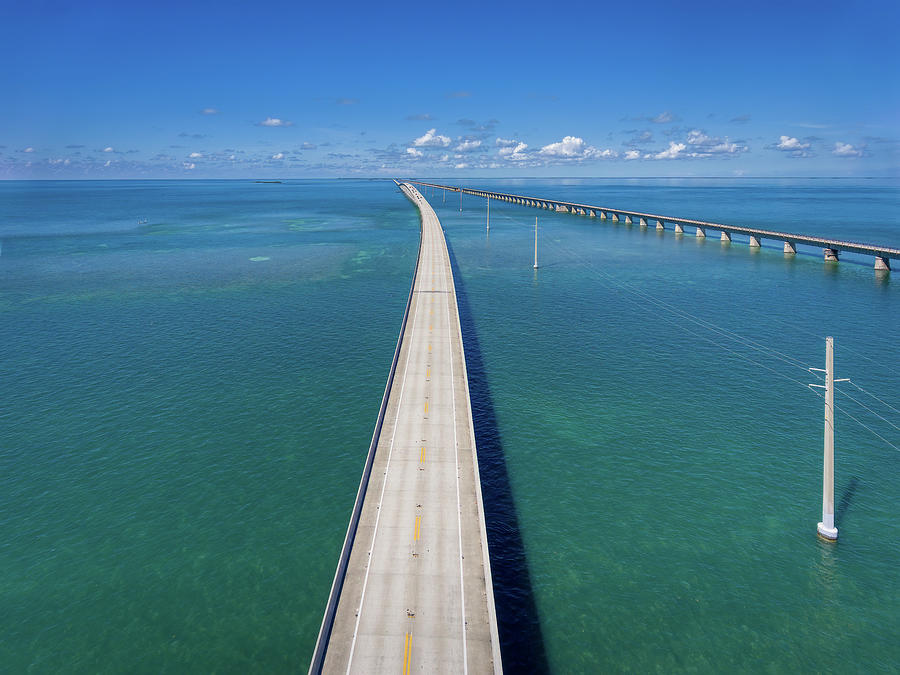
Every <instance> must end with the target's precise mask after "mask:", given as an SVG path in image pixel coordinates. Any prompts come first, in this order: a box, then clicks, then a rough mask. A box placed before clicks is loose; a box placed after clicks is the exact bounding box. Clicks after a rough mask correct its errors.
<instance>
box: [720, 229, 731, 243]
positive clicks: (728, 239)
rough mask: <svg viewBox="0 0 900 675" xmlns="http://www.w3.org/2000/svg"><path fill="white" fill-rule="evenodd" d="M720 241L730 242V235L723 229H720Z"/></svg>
mask: <svg viewBox="0 0 900 675" xmlns="http://www.w3.org/2000/svg"><path fill="white" fill-rule="evenodd" d="M722 241H727V242H731V235H730V234H728V233H727V232H725V231H724V230H723V231H722Z"/></svg>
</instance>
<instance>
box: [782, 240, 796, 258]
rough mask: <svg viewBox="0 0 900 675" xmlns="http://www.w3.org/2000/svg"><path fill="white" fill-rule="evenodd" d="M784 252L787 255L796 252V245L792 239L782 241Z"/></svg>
mask: <svg viewBox="0 0 900 675" xmlns="http://www.w3.org/2000/svg"><path fill="white" fill-rule="evenodd" d="M784 252H785V253H787V254H788V255H794V254H795V253H796V252H797V247H796V246H795V245H794V242H792V241H786V242H784Z"/></svg>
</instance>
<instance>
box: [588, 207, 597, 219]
mask: <svg viewBox="0 0 900 675" xmlns="http://www.w3.org/2000/svg"><path fill="white" fill-rule="evenodd" d="M588 215H589V216H590V217H591V218H596V217H597V212H596V211H594V209H591V210H590V213H588Z"/></svg>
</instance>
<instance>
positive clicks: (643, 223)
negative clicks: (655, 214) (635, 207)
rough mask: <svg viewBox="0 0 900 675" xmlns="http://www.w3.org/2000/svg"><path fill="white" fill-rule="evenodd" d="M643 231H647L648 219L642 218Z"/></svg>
mask: <svg viewBox="0 0 900 675" xmlns="http://www.w3.org/2000/svg"><path fill="white" fill-rule="evenodd" d="M641 229H642V230H645V229H647V219H646V218H641Z"/></svg>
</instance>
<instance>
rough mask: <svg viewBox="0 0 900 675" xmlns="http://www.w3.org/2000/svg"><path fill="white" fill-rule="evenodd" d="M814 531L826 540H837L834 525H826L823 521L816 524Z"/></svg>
mask: <svg viewBox="0 0 900 675" xmlns="http://www.w3.org/2000/svg"><path fill="white" fill-rule="evenodd" d="M816 532H817V533H818V535H819V536H820V537H822V539H827V540H828V541H837V538H838V533H837V528H836V527H826V526H825V523H819V524H818V525H817V526H816Z"/></svg>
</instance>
